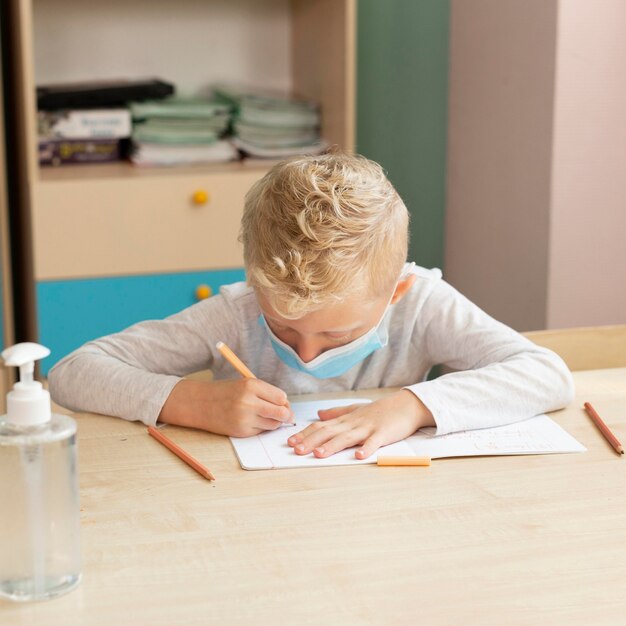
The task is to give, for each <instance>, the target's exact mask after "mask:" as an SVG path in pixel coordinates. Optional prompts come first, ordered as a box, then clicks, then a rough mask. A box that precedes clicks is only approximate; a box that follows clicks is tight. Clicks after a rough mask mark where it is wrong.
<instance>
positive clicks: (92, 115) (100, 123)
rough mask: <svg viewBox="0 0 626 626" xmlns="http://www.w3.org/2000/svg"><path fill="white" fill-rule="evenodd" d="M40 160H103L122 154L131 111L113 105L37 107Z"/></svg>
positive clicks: (53, 162)
mask: <svg viewBox="0 0 626 626" xmlns="http://www.w3.org/2000/svg"><path fill="white" fill-rule="evenodd" d="M37 126H38V133H39V163H40V164H41V165H64V164H68V163H104V162H109V161H118V160H120V159H121V158H122V157H123V156H124V141H125V140H127V139H128V137H130V133H131V119H130V112H129V111H128V109H124V108H113V109H74V110H72V109H60V110H55V111H46V110H43V111H38V113H37Z"/></svg>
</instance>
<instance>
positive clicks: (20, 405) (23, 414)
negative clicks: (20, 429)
mask: <svg viewBox="0 0 626 626" xmlns="http://www.w3.org/2000/svg"><path fill="white" fill-rule="evenodd" d="M49 354H50V350H48V348H46V347H45V346H42V345H40V344H38V343H32V342H25V343H18V344H16V345H14V346H11V347H10V348H7V349H6V350H4V351H3V352H2V358H3V359H4V362H5V364H6V365H8V366H14V367H19V368H20V380H19V382H17V383H15V385H14V386H13V390H12V391H10V392H9V393H8V394H7V416H6V420H7V422H9V423H10V424H13V425H15V426H37V425H39V424H45V423H47V422H49V421H50V418H51V412H50V394H49V393H48V392H47V391H46V390H45V389H44V388H43V386H42V384H41V383H40V382H38V381H36V380H34V377H33V373H34V370H35V361H38V360H39V359H43V358H45V357H47V356H48V355H49Z"/></svg>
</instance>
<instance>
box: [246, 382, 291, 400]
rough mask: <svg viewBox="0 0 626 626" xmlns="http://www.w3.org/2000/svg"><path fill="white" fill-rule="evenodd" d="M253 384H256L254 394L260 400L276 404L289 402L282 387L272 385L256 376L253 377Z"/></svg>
mask: <svg viewBox="0 0 626 626" xmlns="http://www.w3.org/2000/svg"><path fill="white" fill-rule="evenodd" d="M251 382H252V381H251ZM253 384H254V385H255V386H256V388H255V392H256V395H257V396H258V397H259V398H261V399H262V400H265V401H266V402H271V403H272V404H276V405H277V406H288V405H289V402H288V400H287V394H286V393H285V392H284V391H283V390H282V389H279V388H278V387H274V385H270V384H269V383H266V382H265V381H263V380H259V379H258V378H255V379H254V382H253Z"/></svg>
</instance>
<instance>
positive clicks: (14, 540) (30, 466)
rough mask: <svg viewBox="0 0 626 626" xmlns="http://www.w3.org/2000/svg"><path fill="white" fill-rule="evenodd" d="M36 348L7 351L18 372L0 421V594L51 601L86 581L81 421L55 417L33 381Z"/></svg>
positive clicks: (40, 351)
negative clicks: (78, 436)
mask: <svg viewBox="0 0 626 626" xmlns="http://www.w3.org/2000/svg"><path fill="white" fill-rule="evenodd" d="M49 354H50V350H48V349H47V348H45V347H44V346H40V345H39V344H36V343H19V344H17V345H15V346H12V347H10V348H7V349H6V350H4V352H2V358H3V359H4V361H5V364H6V365H10V366H17V367H19V368H20V381H19V382H18V383H15V386H14V387H13V390H12V391H11V392H10V393H9V394H8V395H7V414H6V415H3V416H1V417H0V534H1V536H0V596H2V597H5V598H9V599H11V600H45V599H47V598H53V597H56V596H59V595H61V594H63V593H66V592H67V591H70V590H71V589H73V588H74V587H76V585H78V583H79V581H80V541H79V504H78V484H77V475H76V422H75V421H74V420H73V419H71V418H70V417H68V416H66V415H56V414H52V413H51V411H50V394H49V393H48V392H47V391H46V390H45V389H43V387H42V385H41V383H40V382H37V381H35V380H33V370H34V365H35V363H34V362H35V361H36V360H38V359H42V358H44V357H46V356H48V355H49Z"/></svg>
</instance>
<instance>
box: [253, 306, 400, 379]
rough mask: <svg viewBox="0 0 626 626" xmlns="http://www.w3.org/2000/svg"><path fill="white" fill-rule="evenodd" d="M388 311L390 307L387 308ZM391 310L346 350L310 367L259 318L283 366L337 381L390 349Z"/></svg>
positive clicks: (329, 352) (339, 349)
mask: <svg viewBox="0 0 626 626" xmlns="http://www.w3.org/2000/svg"><path fill="white" fill-rule="evenodd" d="M388 308H389V305H387V309H388ZM387 309H385V313H383V315H382V317H381V319H380V321H379V322H378V324H377V325H376V326H374V328H372V329H371V330H369V331H367V332H366V333H365V334H364V335H361V336H360V337H358V338H357V339H355V340H354V341H351V342H350V343H347V344H345V345H343V346H339V347H337V348H331V349H330V350H326V352H322V354H320V355H319V356H316V357H315V358H314V359H313V360H312V361H309V362H308V363H305V362H304V361H303V360H302V359H301V358H300V357H299V356H298V353H297V352H296V351H295V350H294V349H293V348H292V347H291V346H288V345H287V344H286V343H285V342H284V341H281V340H280V339H279V338H278V337H277V336H276V335H275V334H274V333H273V332H272V329H271V328H270V327H269V326H268V324H267V321H266V319H265V317H263V315H259V324H260V325H261V326H263V327H264V328H265V330H266V331H267V334H268V335H269V338H270V342H271V343H272V347H273V348H274V352H276V354H277V355H278V358H279V359H280V360H281V361H282V362H283V363H285V364H286V365H288V366H289V367H292V368H293V369H296V370H299V371H301V372H305V373H306V374H310V375H311V376H315V378H335V377H336V376H341V375H342V374H345V373H346V372H347V371H348V370H349V369H351V368H353V367H354V366H355V365H358V364H359V363H360V362H361V361H363V360H364V359H366V358H367V357H368V356H369V355H370V354H372V352H374V351H376V350H378V349H379V348H382V347H384V346H386V345H387V341H388V340H389V334H388V333H387V328H386V325H385V324H383V320H384V319H385V314H386V312H387Z"/></svg>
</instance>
